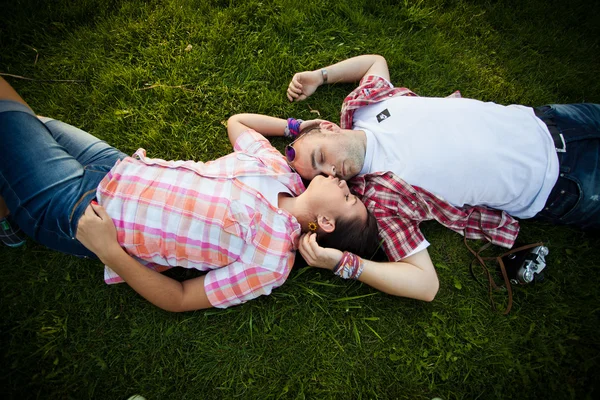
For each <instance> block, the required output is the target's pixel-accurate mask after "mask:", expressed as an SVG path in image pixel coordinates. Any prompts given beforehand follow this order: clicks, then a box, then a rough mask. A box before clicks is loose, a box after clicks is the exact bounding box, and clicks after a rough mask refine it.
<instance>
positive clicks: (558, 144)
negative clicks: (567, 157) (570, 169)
mask: <svg viewBox="0 0 600 400" xmlns="http://www.w3.org/2000/svg"><path fill="white" fill-rule="evenodd" d="M533 112H534V113H535V116H536V117H538V118H539V119H541V120H542V121H543V122H544V123H545V124H546V126H547V127H548V131H549V132H550V135H551V136H552V140H553V141H554V148H555V149H556V152H557V153H566V152H567V143H566V142H565V138H564V136H563V134H562V133H560V131H559V130H558V128H557V127H556V123H555V122H554V119H553V118H552V117H549V116H547V115H546V114H545V112H544V111H542V110H541V109H540V108H538V107H534V108H533Z"/></svg>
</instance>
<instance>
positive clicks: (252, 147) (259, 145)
mask: <svg viewBox="0 0 600 400" xmlns="http://www.w3.org/2000/svg"><path fill="white" fill-rule="evenodd" d="M233 149H234V150H235V151H242V152H244V153H248V154H259V153H261V152H268V153H272V154H275V155H277V156H278V157H282V156H281V153H280V152H279V151H278V150H277V149H276V148H275V147H273V145H271V142H269V140H267V138H266V137H264V136H263V135H261V134H260V133H258V132H256V131H255V130H254V129H248V130H246V131H244V132H243V133H242V134H240V136H238V138H237V140H236V141H235V145H234V146H233Z"/></svg>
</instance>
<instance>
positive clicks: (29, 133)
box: [0, 100, 125, 258]
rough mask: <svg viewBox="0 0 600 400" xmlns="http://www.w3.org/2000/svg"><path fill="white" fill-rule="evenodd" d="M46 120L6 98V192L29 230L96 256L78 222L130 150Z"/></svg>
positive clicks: (2, 168) (2, 184) (0, 174)
mask: <svg viewBox="0 0 600 400" xmlns="http://www.w3.org/2000/svg"><path fill="white" fill-rule="evenodd" d="M43 120H44V122H42V121H40V119H38V118H37V117H36V116H35V115H34V114H33V112H32V111H31V110H30V109H29V108H27V107H25V106H24V105H22V104H19V103H15V102H12V101H6V100H4V101H0V194H1V195H2V197H3V198H4V200H5V201H6V204H7V205H8V209H9V210H10V212H11V214H12V216H13V219H14V220H15V221H16V223H17V224H18V225H19V226H20V227H21V229H22V230H23V231H24V232H25V233H26V234H27V235H28V236H30V237H32V238H33V239H35V240H36V241H38V242H40V243H42V244H43V245H45V246H47V247H49V248H51V249H54V250H58V251H62V252H65V253H68V254H74V255H78V256H87V257H94V258H95V255H94V254H93V253H92V252H90V251H89V250H87V249H86V248H85V247H84V246H83V245H82V244H81V243H79V241H77V240H76V239H75V234H76V231H77V224H78V222H79V218H80V217H81V215H82V214H83V212H84V211H85V209H86V208H87V206H88V205H89V203H90V201H92V200H93V199H94V198H95V197H96V188H97V187H98V184H99V183H100V181H101V180H102V178H104V176H105V175H106V173H107V172H108V171H109V170H110V169H111V168H112V167H113V166H114V164H115V163H116V162H117V160H119V159H122V158H124V157H125V154H123V153H121V152H120V151H118V150H117V149H115V148H113V147H111V146H109V145H108V144H106V143H105V142H103V141H101V140H100V139H98V138H96V137H94V136H92V135H90V134H88V133H86V132H84V131H82V130H80V129H77V128H75V127H73V126H71V125H68V124H65V123H63V122H60V121H56V120H50V119H43Z"/></svg>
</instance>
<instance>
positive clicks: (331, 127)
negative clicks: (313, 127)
mask: <svg viewBox="0 0 600 400" xmlns="http://www.w3.org/2000/svg"><path fill="white" fill-rule="evenodd" d="M319 128H320V129H321V130H322V131H327V132H331V133H338V132H339V131H340V130H341V129H342V128H340V126H339V125H338V124H334V123H333V122H330V121H323V122H321V125H319Z"/></svg>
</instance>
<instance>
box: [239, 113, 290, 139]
mask: <svg viewBox="0 0 600 400" xmlns="http://www.w3.org/2000/svg"><path fill="white" fill-rule="evenodd" d="M231 119H234V120H236V121H238V122H239V123H241V124H243V125H245V126H247V127H248V128H250V129H254V130H255V131H257V132H259V133H261V134H263V135H265V136H282V135H283V131H284V130H285V127H286V126H287V120H285V119H282V118H275V117H270V116H268V115H261V114H236V115H234V116H233V117H231Z"/></svg>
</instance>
